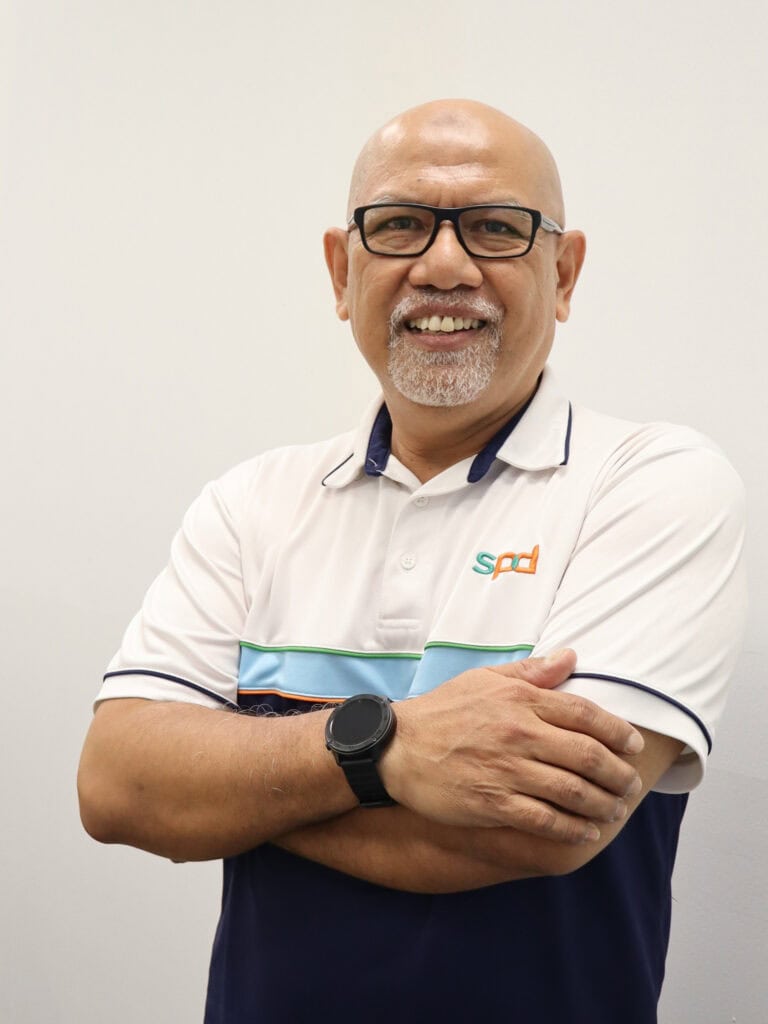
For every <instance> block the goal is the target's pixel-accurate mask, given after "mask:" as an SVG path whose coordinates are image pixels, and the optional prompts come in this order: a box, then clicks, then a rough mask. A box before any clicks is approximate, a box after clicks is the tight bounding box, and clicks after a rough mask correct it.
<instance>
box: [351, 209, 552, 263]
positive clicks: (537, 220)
mask: <svg viewBox="0 0 768 1024" xmlns="http://www.w3.org/2000/svg"><path fill="white" fill-rule="evenodd" d="M446 220H448V221H450V222H451V224H453V227H454V230H455V232H456V237H457V238H458V240H459V243H460V245H461V246H462V248H463V249H464V250H465V252H467V253H468V254H469V255H470V256H476V257H478V258H480V259H484V260H505V259H514V258H515V257H517V256H525V254H526V253H527V252H530V250H531V246H532V245H533V240H534V238H535V237H536V232H537V231H538V229H539V228H542V229H543V230H544V231H552V232H555V233H556V234H558V235H562V234H563V229H562V228H561V227H560V225H559V224H557V223H556V222H555V221H553V220H550V218H549V217H545V216H544V214H543V213H541V212H540V211H539V210H529V209H527V208H526V207H525V206H491V205H489V204H482V205H481V206H422V205H421V203H397V204H395V203H380V204H377V205H373V206H358V207H357V209H356V210H355V212H354V215H353V217H352V219H351V220H350V221H349V223H348V225H347V230H348V231H354V229H355V227H357V229H358V230H359V232H360V240H361V241H362V243H363V245H364V246H365V248H366V249H367V250H368V252H370V253H373V254H374V255H376V256H421V255H422V254H423V253H425V252H426V251H427V249H428V248H429V247H430V245H432V243H433V242H434V240H435V238H436V237H437V232H438V229H439V228H440V225H441V224H442V223H443V222H444V221H446Z"/></svg>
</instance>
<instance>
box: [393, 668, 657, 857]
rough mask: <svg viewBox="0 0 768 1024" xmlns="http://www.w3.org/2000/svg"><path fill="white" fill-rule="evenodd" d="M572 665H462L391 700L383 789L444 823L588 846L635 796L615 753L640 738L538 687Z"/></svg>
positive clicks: (629, 770) (628, 769) (632, 747)
mask: <svg viewBox="0 0 768 1024" xmlns="http://www.w3.org/2000/svg"><path fill="white" fill-rule="evenodd" d="M575 663H576V655H575V654H574V652H573V651H569V650H566V651H559V652H558V653H557V654H553V655H550V656H549V657H548V658H529V659H527V660H525V661H517V662H512V663H510V664H506V665H499V666H495V667H493V668H478V669H471V670H470V671H468V672H463V673H462V674H461V675H459V676H456V677H455V678H454V679H450V680H448V682H446V683H443V684H442V685H441V686H438V687H436V689H434V690H433V691H432V692H431V693H428V694H425V695H424V696H422V697H416V698H413V699H412V700H408V701H403V702H401V703H399V704H398V705H397V711H396V714H397V731H396V733H395V737H394V739H393V741H392V743H391V744H390V745H389V747H388V748H387V750H386V751H385V752H384V754H383V756H382V759H381V762H380V771H381V776H382V780H383V782H384V785H385V786H386V788H387V791H388V792H389V793H390V794H391V796H392V797H393V798H394V799H395V800H396V801H397V802H398V803H400V804H402V805H404V806H406V807H409V808H410V809H411V810H413V811H416V812H417V813H418V814H421V815H423V816H424V817H426V818H430V819H432V820H433V821H438V822H442V823H443V824H447V825H460V826H466V827H477V826H508V827H513V828H515V829H517V830H519V831H522V832H527V833H530V834H532V835H537V836H543V837H546V838H548V839H552V840H556V841H560V842H574V843H576V842H584V841H587V840H596V839H598V838H599V836H600V832H599V829H598V828H597V827H596V825H595V824H594V822H596V821H605V822H612V821H617V820H618V819H620V818H622V817H624V815H625V814H626V813H627V806H626V803H625V801H624V797H627V796H631V795H633V794H636V793H637V792H638V791H639V790H640V788H641V781H640V778H639V776H638V774H637V772H636V771H635V769H634V768H633V767H632V766H631V765H629V764H628V763H627V762H626V761H625V760H623V759H622V758H621V757H620V756H618V755H619V754H624V755H627V754H637V753H639V751H640V750H642V748H643V739H642V737H641V735H640V734H639V733H638V732H637V731H636V730H635V729H633V728H632V726H631V725H629V724H628V723H627V722H625V721H623V720H622V719H620V718H616V717H615V716H614V715H611V714H609V713H608V712H607V711H603V710H602V709H601V708H599V707H598V706H597V705H596V704H593V703H592V702H591V701H588V700H585V699H584V698H581V697H577V696H575V695H573V694H567V693H558V692H554V691H552V690H551V689H550V688H551V687H555V686H558V685H559V684H560V683H562V682H564V681H565V680H566V679H567V678H568V676H569V675H570V674H571V672H572V671H573V668H574V666H575Z"/></svg>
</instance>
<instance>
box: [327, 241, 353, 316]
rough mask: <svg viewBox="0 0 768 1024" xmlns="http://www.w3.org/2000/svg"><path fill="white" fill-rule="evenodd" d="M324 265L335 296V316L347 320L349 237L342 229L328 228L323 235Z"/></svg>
mask: <svg viewBox="0 0 768 1024" xmlns="http://www.w3.org/2000/svg"><path fill="white" fill-rule="evenodd" d="M323 248H324V250H325V263H326V266H327V267H328V273H329V274H330V275H331V282H332V284H333V293H334V295H335V296H336V315H337V316H338V318H339V320H349V307H348V305H347V269H348V266H349V235H348V234H347V232H346V231H345V230H344V229H343V228H329V229H328V230H327V231H326V232H325V234H324V235H323Z"/></svg>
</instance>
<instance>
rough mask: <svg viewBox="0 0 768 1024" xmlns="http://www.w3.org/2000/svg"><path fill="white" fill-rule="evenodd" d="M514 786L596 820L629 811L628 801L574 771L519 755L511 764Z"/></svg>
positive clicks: (616, 818) (619, 816) (607, 819)
mask: <svg viewBox="0 0 768 1024" xmlns="http://www.w3.org/2000/svg"><path fill="white" fill-rule="evenodd" d="M509 774H510V777H511V781H512V787H513V789H514V790H516V791H517V793H518V794H520V795H525V796H529V797H534V798H536V799H538V800H545V801H546V802H547V803H548V804H551V805H553V806H555V807H556V808H558V809H559V810H563V811H570V812H572V813H573V814H577V815H578V816H579V817H581V818H585V819H588V820H590V821H593V822H599V821H605V822H614V821H620V820H621V819H622V818H625V817H626V815H627V810H628V808H627V803H626V801H625V800H624V799H623V798H622V797H620V796H617V795H616V794H615V793H613V792H609V791H608V790H605V789H603V788H602V787H600V786H596V785H594V784H593V783H591V782H589V781H588V780H587V779H585V778H583V777H582V776H581V775H577V774H575V773H574V772H570V771H566V770H565V769H562V768H553V767H552V766H551V765H545V764H540V763H538V762H537V761H529V760H527V759H526V758H516V759H515V760H514V761H513V762H512V763H511V764H510V765H509Z"/></svg>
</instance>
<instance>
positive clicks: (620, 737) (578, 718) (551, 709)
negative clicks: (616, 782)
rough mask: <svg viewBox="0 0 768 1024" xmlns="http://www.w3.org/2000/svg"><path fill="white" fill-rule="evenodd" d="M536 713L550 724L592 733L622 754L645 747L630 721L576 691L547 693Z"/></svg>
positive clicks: (592, 735)
mask: <svg viewBox="0 0 768 1024" xmlns="http://www.w3.org/2000/svg"><path fill="white" fill-rule="evenodd" d="M537 713H538V715H539V717H540V718H541V719H542V721H544V722H549V724H550V725H556V726H558V727H559V728H561V729H568V730H569V731H570V732H577V733H583V734H584V735H585V736H591V737H592V738H593V739H595V740H598V742H600V743H602V744H604V745H605V746H606V747H608V748H609V749H610V750H615V751H616V752H617V753H620V754H639V753H640V751H641V750H642V749H643V747H644V746H645V740H644V739H643V737H642V736H641V734H640V733H639V732H638V731H637V729H635V728H634V726H632V725H630V724H629V722H626V721H624V719H623V718H619V717H617V716H616V715H612V714H611V713H610V712H609V711H605V710H604V709H603V708H601V707H599V706H598V705H597V704H593V702H592V701H591V700H587V699H586V697H578V696H577V695H576V694H574V693H553V694H550V695H548V699H547V700H546V701H542V702H541V704H540V706H539V707H537Z"/></svg>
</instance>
